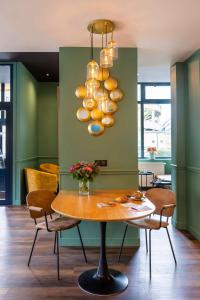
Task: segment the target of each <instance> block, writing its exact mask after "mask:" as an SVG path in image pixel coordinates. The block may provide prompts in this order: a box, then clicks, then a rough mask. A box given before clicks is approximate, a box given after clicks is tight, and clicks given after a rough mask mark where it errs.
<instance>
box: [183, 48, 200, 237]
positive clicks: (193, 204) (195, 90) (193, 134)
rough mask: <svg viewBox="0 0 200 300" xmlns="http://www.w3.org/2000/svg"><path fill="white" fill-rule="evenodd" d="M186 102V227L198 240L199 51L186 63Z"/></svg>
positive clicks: (199, 207)
mask: <svg viewBox="0 0 200 300" xmlns="http://www.w3.org/2000/svg"><path fill="white" fill-rule="evenodd" d="M186 66H187V75H188V102H187V118H186V123H187V126H186V137H187V141H186V172H187V185H186V189H187V203H188V205H187V222H188V223H187V226H188V229H189V231H190V232H192V233H193V234H194V235H195V236H196V237H197V238H198V239H199V240H200V184H199V183H200V139H199V128H200V50H199V51H197V52H196V53H195V54H194V55H193V56H192V57H190V58H189V59H188V60H187V61H186Z"/></svg>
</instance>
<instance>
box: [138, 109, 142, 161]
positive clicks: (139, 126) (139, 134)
mask: <svg viewBox="0 0 200 300" xmlns="http://www.w3.org/2000/svg"><path fill="white" fill-rule="evenodd" d="M141 156H142V153H141V104H138V157H141Z"/></svg>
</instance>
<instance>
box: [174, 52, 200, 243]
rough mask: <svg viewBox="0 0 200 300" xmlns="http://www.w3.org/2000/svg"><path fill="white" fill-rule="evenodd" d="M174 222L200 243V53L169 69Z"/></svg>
mask: <svg viewBox="0 0 200 300" xmlns="http://www.w3.org/2000/svg"><path fill="white" fill-rule="evenodd" d="M171 78H172V99H173V101H172V120H173V122H172V129H173V131H172V133H173V134H172V145H173V149H172V174H173V179H174V187H175V189H176V193H177V210H176V218H175V219H174V223H175V224H176V225H177V227H178V228H182V229H188V230H189V231H190V232H191V233H192V234H193V235H194V236H195V237H196V238H197V239H199V240H200V234H199V232H200V218H199V211H200V201H199V199H200V185H199V182H200V139H199V126H200V118H199V116H200V101H199V100H200V50H198V51H197V52H196V53H194V54H193V55H192V56H191V57H190V58H189V59H187V60H186V61H185V62H184V63H177V64H176V65H175V66H173V67H172V77H171Z"/></svg>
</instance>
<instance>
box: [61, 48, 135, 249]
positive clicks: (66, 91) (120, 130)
mask: <svg viewBox="0 0 200 300" xmlns="http://www.w3.org/2000/svg"><path fill="white" fill-rule="evenodd" d="M89 53H90V51H89V48H60V57H59V61H60V112H59V114H60V120H59V162H60V165H61V188H65V189H77V188H78V182H77V181H75V180H73V179H72V176H71V175H70V174H69V173H68V172H67V170H68V168H69V166H70V165H71V164H73V163H75V162H78V161H80V160H85V161H93V160H95V159H107V160H108V167H106V168H102V172H101V174H100V175H99V176H97V177H96V178H95V180H94V183H93V184H92V185H91V188H92V189H97V188H100V189H101V188H108V189H112V188H116V189H120V188H137V184H138V175H137V172H138V171H137V168H138V167H137V49H134V48H120V49H119V59H118V61H117V62H116V63H115V65H114V67H113V68H112V69H111V74H112V76H113V77H116V78H117V79H118V81H119V85H120V87H121V89H122V90H123V91H124V95H125V97H124V99H123V101H121V103H120V104H119V111H118V112H117V113H116V115H115V117H116V123H115V125H114V126H113V127H112V128H110V129H108V130H106V131H105V133H104V134H103V135H102V136H100V137H92V136H90V135H89V134H88V131H87V124H86V123H81V122H80V121H78V120H77V118H76V111H77V109H78V107H80V106H81V101H80V100H79V99H76V97H75V94H74V92H75V88H76V86H77V85H79V84H82V83H84V82H85V80H86V65H87V63H88V59H89ZM97 53H99V50H98V49H95V55H97ZM81 224H82V225H81V226H82V227H85V228H84V230H83V235H84V239H85V243H86V244H87V245H98V238H97V236H96V232H97V230H94V227H93V226H97V224H96V223H95V224H92V223H91V222H90V223H84V222H82V223H81ZM110 226H111V227H110V231H111V232H112V233H113V235H112V237H111V236H109V245H118V244H120V242H121V238H122V235H121V231H122V226H123V225H121V224H118V225H113V224H111V225H110ZM116 226H118V227H116ZM130 232H131V230H130ZM62 241H63V243H64V244H74V245H75V244H76V243H78V240H77V236H75V237H74V235H73V234H72V233H71V234H70V232H68V233H67V234H66V235H65V236H64V237H63V239H62ZM127 242H128V243H129V244H133V243H138V242H139V237H138V232H137V231H132V232H131V233H130V236H129V237H128V238H127Z"/></svg>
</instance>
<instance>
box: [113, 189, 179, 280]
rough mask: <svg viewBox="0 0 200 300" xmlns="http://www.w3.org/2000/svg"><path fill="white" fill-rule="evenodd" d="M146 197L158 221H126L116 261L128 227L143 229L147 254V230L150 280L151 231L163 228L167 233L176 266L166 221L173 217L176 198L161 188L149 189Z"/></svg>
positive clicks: (172, 193) (150, 219)
mask: <svg viewBox="0 0 200 300" xmlns="http://www.w3.org/2000/svg"><path fill="white" fill-rule="evenodd" d="M146 197H147V198H148V199H149V200H150V201H151V202H152V203H153V204H154V205H155V207H156V210H155V212H154V214H155V215H158V216H159V219H157V218H155V217H154V216H150V217H146V218H143V219H139V220H133V221H131V220H130V221H127V222H126V227H125V231H124V236H123V239H122V244H121V248H120V253H119V258H118V261H120V258H121V254H122V250H123V245H124V240H125V237H126V232H127V228H128V226H129V225H130V226H133V227H137V228H139V229H145V237H146V250H147V252H148V241H147V230H149V276H150V279H151V231H152V230H159V229H161V228H165V229H166V232H167V236H168V239H169V243H170V247H171V250H172V254H173V257H174V262H175V264H177V261H176V257H175V253H174V249H173V246H172V242H171V238H170V235H169V231H168V228H167V227H168V225H169V223H168V220H169V218H170V217H172V216H173V213H174V209H175V207H176V198H175V194H174V192H172V191H171V190H168V189H162V188H154V189H150V190H148V191H147V192H146ZM163 217H165V218H166V220H163Z"/></svg>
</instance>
